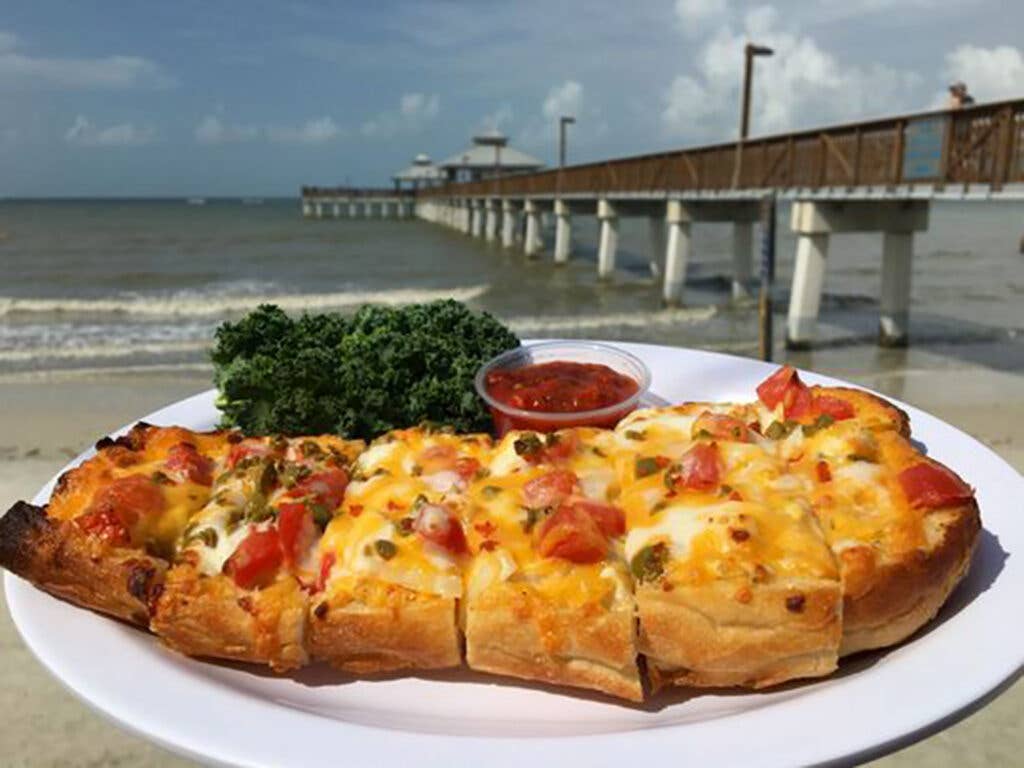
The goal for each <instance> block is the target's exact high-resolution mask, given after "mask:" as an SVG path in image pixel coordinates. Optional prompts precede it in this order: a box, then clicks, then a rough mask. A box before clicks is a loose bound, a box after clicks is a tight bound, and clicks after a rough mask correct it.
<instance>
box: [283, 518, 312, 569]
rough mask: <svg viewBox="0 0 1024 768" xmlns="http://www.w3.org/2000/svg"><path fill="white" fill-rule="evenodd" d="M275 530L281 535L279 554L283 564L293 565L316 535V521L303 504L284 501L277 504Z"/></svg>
mask: <svg viewBox="0 0 1024 768" xmlns="http://www.w3.org/2000/svg"><path fill="white" fill-rule="evenodd" d="M277 531H278V535H279V536H280V537H281V554H282V556H283V557H284V564H285V565H286V566H288V567H289V568H291V567H294V566H295V564H296V563H298V562H299V561H300V560H301V559H302V555H303V554H304V553H305V551H306V550H307V549H308V548H309V545H310V544H312V543H313V539H314V538H315V537H316V523H314V522H313V513H312V512H310V511H309V510H308V509H307V508H306V505H305V504H302V503H297V502H285V503H283V504H280V505H278V516H277Z"/></svg>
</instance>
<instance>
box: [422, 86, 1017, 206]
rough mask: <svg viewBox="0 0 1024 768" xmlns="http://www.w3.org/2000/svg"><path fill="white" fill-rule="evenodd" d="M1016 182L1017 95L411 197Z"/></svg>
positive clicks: (469, 184) (449, 186)
mask: <svg viewBox="0 0 1024 768" xmlns="http://www.w3.org/2000/svg"><path fill="white" fill-rule="evenodd" d="M1018 183H1024V99H1016V100H1012V101H1002V102H995V103H990V104H979V105H975V106H970V107H966V108H963V109H958V110H937V111H932V112H920V113H915V114H908V115H900V116H897V117H890V118H885V119H879V120H869V121H866V122H861V123H851V124H846V125H838V126H830V127H826V128H818V129H813V130H807V131H798V132H796V133H790V134H785V135H777V136H767V137H762V138H753V139H748V140H746V141H745V142H743V143H742V144H738V143H735V142H733V143H727V144H715V145H711V146H704V147H695V148H692V149H683V150H675V151H668V152H658V153H654V154H648V155H638V156H634V157H624V158H617V159H613V160H606V161H602V162H596V163H586V164H582V165H574V166H568V167H566V168H562V169H553V170H547V171H540V172H535V173H524V174H514V175H506V176H502V177H498V178H494V179H486V180H482V181H473V182H463V183H453V184H446V185H441V186H438V187H432V188H429V189H421V190H419V191H418V192H417V195H418V196H421V197H438V196H440V197H452V196H457V197H489V196H523V197H532V196H537V197H557V196H560V195H565V196H571V195H574V194H594V193H602V192H612V193H614V192H618V193H629V192H635V193H643V192H652V193H653V192H661V191H709V192H714V191H727V190H755V189H794V188H797V189H810V190H814V189H821V188H825V187H831V188H835V187H840V188H843V187H848V188H852V187H865V186H870V187H882V188H897V187H899V188H902V187H919V186H920V187H930V188H932V189H934V190H936V191H941V190H943V189H944V188H945V187H946V186H947V185H949V186H952V185H963V186H964V187H971V186H979V185H983V186H985V187H988V188H989V189H991V190H992V191H999V190H1000V189H1002V188H1003V186H1004V185H1006V184H1018Z"/></svg>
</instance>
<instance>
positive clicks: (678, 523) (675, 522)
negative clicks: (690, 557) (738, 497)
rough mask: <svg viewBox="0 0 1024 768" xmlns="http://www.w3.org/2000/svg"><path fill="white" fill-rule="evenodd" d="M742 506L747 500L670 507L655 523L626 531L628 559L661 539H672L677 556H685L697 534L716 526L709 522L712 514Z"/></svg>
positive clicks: (662, 512)
mask: <svg viewBox="0 0 1024 768" xmlns="http://www.w3.org/2000/svg"><path fill="white" fill-rule="evenodd" d="M742 509H743V504H742V503H741V502H735V501H727V502H723V503H721V504H711V505H708V506H702V507H691V506H684V505H681V504H679V505H673V506H671V507H666V508H665V509H664V510H662V511H661V512H659V513H658V518H657V521H656V522H655V523H654V525H651V526H647V527H645V528H633V530H631V531H630V532H629V533H628V534H627V535H626V559H627V560H632V559H633V558H634V557H635V556H636V553H637V552H639V551H640V550H641V549H643V548H644V547H646V546H649V545H651V544H655V543H657V542H659V541H664V542H667V543H668V545H669V549H670V551H671V553H672V556H673V557H674V558H678V559H685V558H686V556H687V554H688V553H689V551H690V542H691V541H693V539H694V537H696V536H697V535H699V534H701V533H703V532H704V531H706V530H707V529H709V528H712V527H714V526H715V524H714V523H708V518H709V517H717V516H720V515H732V514H734V513H736V512H739V511H742Z"/></svg>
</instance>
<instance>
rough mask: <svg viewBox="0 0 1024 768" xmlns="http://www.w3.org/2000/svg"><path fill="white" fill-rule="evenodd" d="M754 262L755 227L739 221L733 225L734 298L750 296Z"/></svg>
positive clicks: (749, 223)
mask: <svg viewBox="0 0 1024 768" xmlns="http://www.w3.org/2000/svg"><path fill="white" fill-rule="evenodd" d="M753 262H754V225H753V223H751V222H749V221H737V222H736V223H735V224H733V225H732V297H733V298H734V299H744V298H746V297H747V296H749V295H750V278H751V275H752V272H753Z"/></svg>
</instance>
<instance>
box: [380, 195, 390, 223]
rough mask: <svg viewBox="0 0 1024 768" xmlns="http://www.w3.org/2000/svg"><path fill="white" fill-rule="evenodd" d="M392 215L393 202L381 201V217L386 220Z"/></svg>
mask: <svg viewBox="0 0 1024 768" xmlns="http://www.w3.org/2000/svg"><path fill="white" fill-rule="evenodd" d="M390 215H391V202H390V201H388V200H381V201H380V217H381V218H382V219H386V218H388V217H389V216H390Z"/></svg>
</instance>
